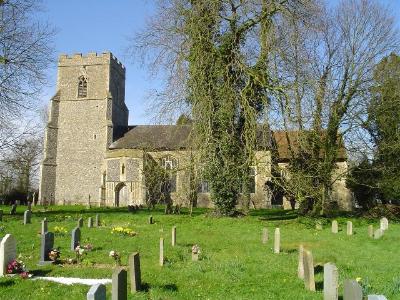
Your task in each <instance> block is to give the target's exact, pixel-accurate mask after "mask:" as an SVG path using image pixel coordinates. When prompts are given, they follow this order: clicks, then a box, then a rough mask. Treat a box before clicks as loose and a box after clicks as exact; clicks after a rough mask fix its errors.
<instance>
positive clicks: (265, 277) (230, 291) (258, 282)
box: [0, 206, 400, 300]
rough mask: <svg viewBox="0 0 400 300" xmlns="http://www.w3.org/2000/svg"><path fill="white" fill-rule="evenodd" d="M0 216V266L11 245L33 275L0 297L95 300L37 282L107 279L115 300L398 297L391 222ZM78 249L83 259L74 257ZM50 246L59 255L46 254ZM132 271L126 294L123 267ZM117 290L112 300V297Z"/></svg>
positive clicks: (6, 285)
mask: <svg viewBox="0 0 400 300" xmlns="http://www.w3.org/2000/svg"><path fill="white" fill-rule="evenodd" d="M0 209H2V210H3V216H2V221H1V223H0V230H1V233H2V237H3V241H2V244H4V243H5V242H6V243H7V246H6V247H5V252H7V253H6V254H5V255H4V254H2V253H1V252H2V251H3V250H2V249H3V248H4V247H3V248H2V246H1V245H0V263H1V261H2V257H4V258H5V260H7V257H8V259H10V257H9V256H10V255H11V256H13V253H12V252H13V250H12V241H11V242H10V240H11V239H12V238H14V239H15V244H16V255H15V256H16V259H17V261H23V263H24V264H25V265H26V268H27V269H28V271H29V274H30V275H32V277H28V278H26V279H23V278H21V276H20V275H14V276H12V275H11V276H10V275H6V276H3V277H1V278H0V299H71V300H72V299H100V298H95V297H94V296H93V295H92V296H89V297H88V296H87V294H88V292H89V290H91V291H94V290H95V289H96V287H93V286H92V285H93V283H95V282H92V283H88V285H84V284H73V285H65V284H61V283H57V282H53V281H47V280H45V279H43V278H39V279H38V277H64V278H70V279H71V278H80V279H106V281H104V283H105V287H106V294H107V299H111V297H113V298H112V299H123V298H124V295H123V294H124V293H126V294H127V298H128V299H307V300H308V299H324V289H325V292H328V291H330V293H331V294H335V291H336V287H335V285H334V282H335V281H337V282H338V298H339V299H344V300H346V299H358V298H357V296H355V295H354V296H348V297H347V298H346V297H344V298H343V296H344V287H345V286H346V289H347V290H346V291H347V293H355V294H357V293H364V295H372V294H378V295H385V296H386V297H387V299H391V300H392V299H400V272H399V270H400V269H399V265H400V256H399V255H398V249H400V224H398V223H396V222H394V221H392V220H389V222H388V229H386V230H382V231H381V230H379V228H380V226H381V225H380V220H379V219H375V220H372V219H362V218H351V217H349V216H347V217H345V216H341V217H337V218H335V219H311V218H302V217H298V216H297V214H296V212H294V211H282V210H257V211H252V212H251V213H250V215H249V216H245V217H238V218H215V217H210V216H208V214H207V213H208V212H209V211H208V210H205V209H195V210H194V214H193V216H192V217H191V216H189V215H188V214H187V211H185V210H183V211H182V213H181V214H180V215H164V213H163V209H162V208H161V207H159V208H157V209H156V210H153V211H148V210H147V209H144V208H143V209H140V210H138V211H135V212H128V211H127V209H126V208H91V209H86V208H85V207H81V206H64V207H56V206H53V207H48V208H47V209H45V208H43V207H40V206H36V207H32V213H31V214H30V213H26V212H25V211H26V210H27V207H26V206H18V207H17V208H16V214H15V215H10V210H11V207H9V206H1V207H0ZM24 215H25V216H24ZM44 218H46V220H47V222H42V221H43V219H44ZM333 220H336V221H337V223H336V222H333V224H332V221H333ZM350 222H351V223H350ZM79 225H80V226H79ZM332 225H333V226H332ZM371 225H372V226H373V228H371ZM89 226H90V227H89ZM382 226H383V227H385V226H386V224H384V223H383V224H382ZM77 228H79V229H77ZM277 228H279V230H276V229H277ZM42 231H43V232H47V233H46V235H42V234H41V233H42ZM336 232H337V233H336ZM6 234H11V235H12V237H11V238H10V236H6ZM53 234H54V236H53ZM72 236H73V237H74V238H72ZM375 237H376V238H375ZM160 238H162V239H160ZM52 239H54V245H53V247H51V240H52ZM5 240H7V241H5ZM278 240H279V242H280V243H279V245H278ZM44 241H46V243H47V245H42V242H44ZM49 242H50V244H49ZM10 245H11V246H10ZM77 245H79V247H80V248H81V249H83V251H82V250H81V251H79V248H78V251H75V250H76V246H77ZM44 246H46V247H44ZM10 247H11V250H10ZM55 247H57V248H58V249H59V251H60V253H58V252H57V251H51V250H52V249H53V248H55ZM160 247H162V248H163V255H160ZM7 249H8V250H7ZM299 249H300V251H299ZM135 252H138V253H139V255H136V256H131V258H130V259H129V256H130V255H131V254H133V253H135ZM3 253H4V252H3ZM300 253H302V254H303V255H302V256H303V259H300V260H299V258H300V255H299V254H300ZM55 257H56V258H57V257H58V259H57V260H58V263H57V264H53V263H52V260H51V259H52V258H55ZM139 260H140V262H139ZM327 263H330V264H329V265H325V274H324V264H327ZM118 264H120V265H121V267H122V269H118V270H119V273H118V274H117V273H116V271H115V270H116V268H117V267H116V265H118ZM133 265H135V266H136V270H137V272H136V281H135V284H134V286H132V285H131V280H133V279H134V278H132V275H131V274H130V272H131V271H132V270H133V268H132V267H130V268H129V267H128V266H133ZM139 265H140V276H139V271H138V269H139ZM161 265H162V266H161ZM124 270H126V272H127V273H125V271H124ZM335 270H337V274H338V278H337V279H336V278H335ZM6 271H7V270H6ZM113 273H114V275H113ZM25 275H26V276H28V275H27V274H25ZM26 276H25V277H26ZM324 276H325V283H324ZM117 277H118V278H119V279H120V282H119V286H118V285H117V284H116V283H117ZM138 277H140V279H141V282H139V278H138ZM299 277H302V278H304V279H301V278H299ZM312 277H314V281H313V280H312ZM112 278H113V279H112ZM71 280H72V281H73V280H74V279H71ZM113 280H114V282H113V283H111V282H112V281H113ZM346 280H353V281H346ZM125 282H127V286H125ZM324 284H325V287H324ZM91 286H92V287H91ZM352 286H355V290H354V291H351V287H352ZM97 288H99V290H98V291H99V292H104V290H101V289H102V288H103V289H104V287H103V286H97ZM357 288H358V289H360V290H357ZM118 290H119V293H120V294H121V295H120V296H121V298H115V297H116V294H117V291H118ZM135 290H138V292H135ZM312 290H315V291H312ZM87 297H88V298H87ZM90 297H92V298H90ZM349 297H351V298H349ZM326 299H335V296H333V297H331V298H326ZM336 299H337V298H336ZM371 299H381V298H371ZM382 299H384V298H382Z"/></svg>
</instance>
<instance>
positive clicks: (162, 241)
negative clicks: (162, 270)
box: [160, 238, 164, 266]
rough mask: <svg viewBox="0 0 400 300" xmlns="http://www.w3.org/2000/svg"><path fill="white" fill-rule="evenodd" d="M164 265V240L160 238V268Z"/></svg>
mask: <svg viewBox="0 0 400 300" xmlns="http://www.w3.org/2000/svg"><path fill="white" fill-rule="evenodd" d="M163 265H164V239H163V238H160V266H163Z"/></svg>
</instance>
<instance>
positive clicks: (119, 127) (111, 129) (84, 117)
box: [39, 52, 352, 210]
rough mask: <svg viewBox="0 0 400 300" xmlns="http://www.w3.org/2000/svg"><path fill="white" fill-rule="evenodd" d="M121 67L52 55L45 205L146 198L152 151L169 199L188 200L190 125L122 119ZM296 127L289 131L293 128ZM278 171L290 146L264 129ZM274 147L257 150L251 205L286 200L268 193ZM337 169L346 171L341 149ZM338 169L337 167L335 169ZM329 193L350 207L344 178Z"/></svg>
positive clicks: (100, 58)
mask: <svg viewBox="0 0 400 300" xmlns="http://www.w3.org/2000/svg"><path fill="white" fill-rule="evenodd" d="M128 113H129V111H128V108H127V107H126V104H125V67H124V66H123V65H122V64H121V63H120V62H119V61H118V60H117V59H116V58H115V57H114V56H113V55H112V54H111V53H109V52H107V53H103V54H97V53H88V54H87V55H82V54H75V55H72V56H67V55H61V56H60V57H59V61H58V76H57V91H56V94H55V95H54V97H53V98H52V99H51V101H50V106H49V119H48V123H47V127H46V132H45V141H44V156H43V161H42V164H41V170H40V190H39V201H40V202H41V203H43V204H44V203H46V204H61V205H62V204H78V203H79V204H90V205H101V206H127V205H134V204H137V205H139V204H145V203H146V195H147V189H146V185H145V176H144V173H143V167H144V162H145V161H146V160H145V156H146V155H150V156H151V157H152V158H153V159H154V160H155V161H157V162H158V163H159V164H160V166H161V167H163V168H165V169H166V170H172V171H173V174H174V176H172V177H171V184H170V186H169V189H170V194H171V198H172V200H173V202H174V203H175V204H181V205H183V206H185V205H187V204H188V203H187V199H188V197H187V195H188V170H187V169H188V168H187V166H188V159H189V155H188V153H187V152H188V151H187V150H186V149H187V140H188V137H189V133H190V126H189V125H138V126H130V125H128ZM291 134H295V133H291ZM269 138H270V140H271V141H273V144H274V145H276V150H277V151H276V152H274V153H277V155H278V156H279V157H278V158H277V159H276V160H275V161H277V162H278V165H279V166H280V167H281V169H282V171H284V169H285V167H286V166H287V163H288V159H289V156H288V155H289V153H288V147H287V144H286V142H285V141H286V136H285V135H284V134H283V133H282V132H279V131H278V132H270V133H269ZM271 153H272V151H268V150H263V151H257V153H256V155H255V156H256V157H255V164H254V167H253V168H252V172H251V175H252V179H253V184H252V191H251V192H252V193H251V200H252V201H251V203H252V207H255V208H269V207H273V206H283V207H285V208H286V207H290V204H289V201H287V199H286V198H285V197H284V195H280V196H277V195H273V192H272V191H271V190H270V189H269V188H268V187H269V185H268V183H269V182H270V179H271ZM337 165H338V168H337V170H338V172H340V173H341V174H343V173H345V171H346V170H347V162H346V155H345V152H344V151H342V153H340V154H339V156H338V160H337ZM338 174H339V173H338ZM197 192H198V193H197V201H196V205H197V206H198V207H212V202H211V201H210V194H209V186H208V183H207V182H206V181H202V182H199V187H198V191H197ZM332 197H333V198H334V199H335V200H336V201H337V202H338V204H339V206H340V208H342V209H345V210H349V209H351V208H352V201H351V195H350V192H349V191H348V190H347V188H346V185H345V178H344V177H343V178H339V180H336V181H335V183H334V189H333V192H332Z"/></svg>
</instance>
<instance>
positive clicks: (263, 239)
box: [262, 227, 268, 244]
mask: <svg viewBox="0 0 400 300" xmlns="http://www.w3.org/2000/svg"><path fill="white" fill-rule="evenodd" d="M267 242H268V228H266V227H264V228H263V234H262V243H263V244H266V243H267Z"/></svg>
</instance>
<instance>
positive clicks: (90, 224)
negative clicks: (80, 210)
mask: <svg viewBox="0 0 400 300" xmlns="http://www.w3.org/2000/svg"><path fill="white" fill-rule="evenodd" d="M87 227H88V228H92V227H93V219H92V217H89V218H88V223H87Z"/></svg>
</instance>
